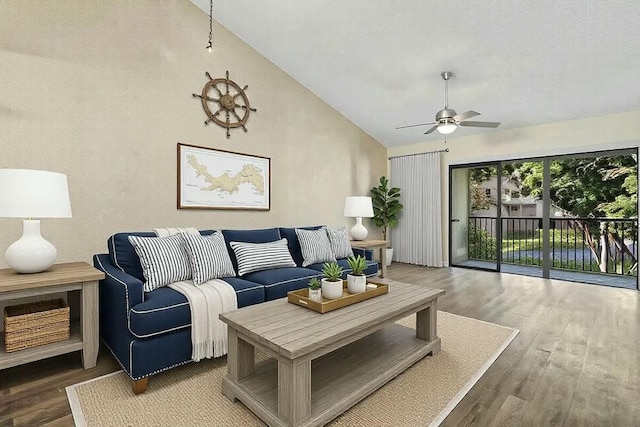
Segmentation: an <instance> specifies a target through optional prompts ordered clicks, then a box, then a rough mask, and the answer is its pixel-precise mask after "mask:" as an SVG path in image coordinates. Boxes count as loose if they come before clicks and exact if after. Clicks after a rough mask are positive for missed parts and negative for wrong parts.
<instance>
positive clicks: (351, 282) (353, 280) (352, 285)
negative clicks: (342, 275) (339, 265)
mask: <svg viewBox="0 0 640 427" xmlns="http://www.w3.org/2000/svg"><path fill="white" fill-rule="evenodd" d="M366 289H367V276H365V275H364V274H363V275H362V276H353V275H351V274H347V291H348V292H349V293H350V294H359V293H360V292H364V291H365V290H366Z"/></svg>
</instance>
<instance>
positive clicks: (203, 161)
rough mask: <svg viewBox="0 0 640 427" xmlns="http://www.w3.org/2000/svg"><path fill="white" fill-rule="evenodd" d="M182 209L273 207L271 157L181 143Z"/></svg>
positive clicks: (179, 150) (179, 182)
mask: <svg viewBox="0 0 640 427" xmlns="http://www.w3.org/2000/svg"><path fill="white" fill-rule="evenodd" d="M177 193H178V203H177V206H178V209H234V210H265V211H268V210H270V209H271V158H270V157H262V156H254V155H250V154H243V153H236V152H233V151H226V150H218V149H214V148H208V147H200V146H197V145H190V144H183V143H178V191H177Z"/></svg>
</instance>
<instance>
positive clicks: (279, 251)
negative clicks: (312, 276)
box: [229, 239, 296, 276]
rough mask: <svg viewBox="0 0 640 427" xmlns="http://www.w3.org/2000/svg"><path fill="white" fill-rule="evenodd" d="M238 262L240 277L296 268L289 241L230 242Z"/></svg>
mask: <svg viewBox="0 0 640 427" xmlns="http://www.w3.org/2000/svg"><path fill="white" fill-rule="evenodd" d="M229 245H231V248H232V249H233V252H234V253H235V254H236V259H237V260H238V275H239V276H244V275H245V274H247V273H251V272H254V271H261V270H270V269H272V268H279V267H296V263H295V262H294V261H293V258H292V257H291V253H289V247H288V246H287V239H280V240H276V241H274V242H269V243H245V242H230V243H229Z"/></svg>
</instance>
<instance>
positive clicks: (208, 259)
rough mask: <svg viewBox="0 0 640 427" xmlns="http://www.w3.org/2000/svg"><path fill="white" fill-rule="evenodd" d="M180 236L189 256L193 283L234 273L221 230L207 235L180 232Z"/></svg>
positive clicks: (196, 283)
mask: <svg viewBox="0 0 640 427" xmlns="http://www.w3.org/2000/svg"><path fill="white" fill-rule="evenodd" d="M180 237H182V239H183V241H184V244H185V249H186V251H187V255H188V256H189V262H190V264H191V271H192V272H193V283H194V284H195V285H199V284H201V283H204V282H206V281H207V280H210V279H219V278H222V277H233V276H235V275H236V272H235V270H234V269H233V264H232V263H231V258H229V252H227V245H226V243H225V241H224V236H223V235H222V233H221V232H219V231H216V232H215V233H213V234H211V235H209V236H194V235H192V234H188V233H180Z"/></svg>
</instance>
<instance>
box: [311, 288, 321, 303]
mask: <svg viewBox="0 0 640 427" xmlns="http://www.w3.org/2000/svg"><path fill="white" fill-rule="evenodd" d="M309 299H310V300H312V301H318V302H322V290H321V289H311V288H309Z"/></svg>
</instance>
